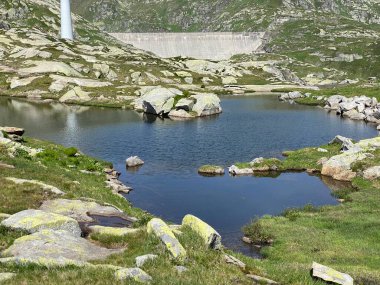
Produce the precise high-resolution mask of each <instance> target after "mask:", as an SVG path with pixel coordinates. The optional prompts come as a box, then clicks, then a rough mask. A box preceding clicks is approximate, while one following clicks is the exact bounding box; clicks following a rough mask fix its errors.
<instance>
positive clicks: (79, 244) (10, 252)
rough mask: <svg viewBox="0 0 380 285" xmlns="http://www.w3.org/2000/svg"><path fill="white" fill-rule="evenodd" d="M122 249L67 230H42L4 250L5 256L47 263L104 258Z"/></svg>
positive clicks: (24, 237) (19, 239) (20, 239)
mask: <svg viewBox="0 0 380 285" xmlns="http://www.w3.org/2000/svg"><path fill="white" fill-rule="evenodd" d="M120 252H122V250H114V249H106V248H102V247H99V246H97V245H95V244H92V243H90V242H89V241H87V240H86V239H84V238H81V237H80V236H73V235H72V234H71V233H69V232H68V231H65V230H57V231H53V230H42V231H39V232H36V233H34V234H31V235H28V236H23V237H21V238H18V239H17V240H15V242H14V243H13V245H12V246H11V247H9V248H8V249H6V250H5V251H4V252H3V255H4V256H12V257H16V258H19V259H20V258H21V259H23V258H24V259H27V260H30V261H33V260H34V261H36V263H40V262H41V261H44V263H45V264H46V265H49V262H51V264H52V265H53V264H56V263H57V262H58V263H59V262H62V263H63V265H65V264H66V263H65V260H66V261H67V262H69V261H71V262H73V264H75V261H79V262H83V261H89V260H96V259H104V258H106V257H108V256H110V255H111V254H114V253H120Z"/></svg>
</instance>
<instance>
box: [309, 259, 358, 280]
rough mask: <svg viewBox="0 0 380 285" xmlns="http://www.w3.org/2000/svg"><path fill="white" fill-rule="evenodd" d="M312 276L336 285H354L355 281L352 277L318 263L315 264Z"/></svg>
mask: <svg viewBox="0 0 380 285" xmlns="http://www.w3.org/2000/svg"><path fill="white" fill-rule="evenodd" d="M312 276H313V277H315V278H319V279H322V280H324V281H326V282H332V283H335V284H340V285H354V280H353V279H352V277H351V276H350V275H348V274H345V273H341V272H339V271H336V270H334V269H332V268H330V267H327V266H324V265H322V264H319V263H316V262H313V266H312Z"/></svg>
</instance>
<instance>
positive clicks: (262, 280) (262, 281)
mask: <svg viewBox="0 0 380 285" xmlns="http://www.w3.org/2000/svg"><path fill="white" fill-rule="evenodd" d="M247 277H248V278H250V279H252V280H253V282H255V283H254V284H257V285H259V284H260V285H261V284H267V285H278V283H277V282H276V281H273V280H270V279H267V278H265V277H261V276H258V275H253V274H248V275H247Z"/></svg>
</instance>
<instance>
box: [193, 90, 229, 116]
mask: <svg viewBox="0 0 380 285" xmlns="http://www.w3.org/2000/svg"><path fill="white" fill-rule="evenodd" d="M190 98H192V99H195V104H194V106H193V108H192V111H193V112H195V113H196V114H197V115H198V116H199V117H202V116H209V115H214V114H219V113H221V112H222V107H221V106H220V99H219V97H218V96H216V95H215V94H212V93H204V94H198V95H192V96H190Z"/></svg>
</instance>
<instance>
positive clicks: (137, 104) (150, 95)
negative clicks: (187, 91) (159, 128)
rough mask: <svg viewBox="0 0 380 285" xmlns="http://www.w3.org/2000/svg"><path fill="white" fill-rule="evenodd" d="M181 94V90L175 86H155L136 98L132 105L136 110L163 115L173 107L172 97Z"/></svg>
mask: <svg viewBox="0 0 380 285" xmlns="http://www.w3.org/2000/svg"><path fill="white" fill-rule="evenodd" d="M182 95H183V93H182V91H180V90H178V89H175V88H164V87H156V88H154V89H151V90H149V91H148V92H146V93H145V94H143V95H142V96H141V97H140V98H138V99H136V100H135V101H134V102H133V105H134V108H135V109H136V110H138V111H143V112H145V113H148V114H153V115H159V116H163V115H166V114H168V113H169V112H170V111H171V109H173V107H174V101H175V100H174V98H175V97H176V96H182Z"/></svg>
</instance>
